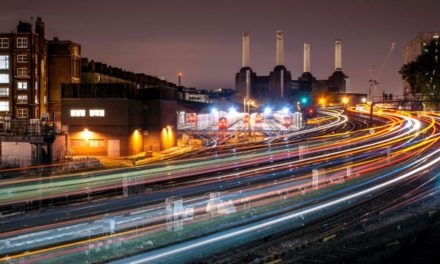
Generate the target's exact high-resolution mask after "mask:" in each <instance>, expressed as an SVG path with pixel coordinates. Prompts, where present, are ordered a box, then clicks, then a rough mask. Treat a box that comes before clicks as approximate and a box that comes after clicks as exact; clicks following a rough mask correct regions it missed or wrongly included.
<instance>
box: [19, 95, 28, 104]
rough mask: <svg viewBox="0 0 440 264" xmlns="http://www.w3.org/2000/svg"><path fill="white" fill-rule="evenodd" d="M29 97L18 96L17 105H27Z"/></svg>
mask: <svg viewBox="0 0 440 264" xmlns="http://www.w3.org/2000/svg"><path fill="white" fill-rule="evenodd" d="M27 99H28V97H27V95H18V96H17V103H18V104H27Z"/></svg>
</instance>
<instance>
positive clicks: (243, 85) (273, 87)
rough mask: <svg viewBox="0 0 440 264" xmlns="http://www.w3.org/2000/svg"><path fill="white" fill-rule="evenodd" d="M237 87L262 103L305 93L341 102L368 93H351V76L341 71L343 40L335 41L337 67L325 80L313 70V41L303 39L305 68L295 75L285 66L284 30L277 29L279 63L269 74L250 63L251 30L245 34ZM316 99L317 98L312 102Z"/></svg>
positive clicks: (241, 96)
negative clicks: (256, 71)
mask: <svg viewBox="0 0 440 264" xmlns="http://www.w3.org/2000/svg"><path fill="white" fill-rule="evenodd" d="M235 88H236V90H237V95H238V97H240V98H244V99H245V98H252V100H254V101H256V102H257V103H258V104H259V105H262V104H268V103H274V102H288V101H291V100H294V101H296V100H298V101H299V98H301V97H303V96H307V97H309V98H314V99H312V100H318V99H317V98H325V100H326V101H327V102H328V104H338V103H339V102H340V98H342V97H348V98H350V101H351V102H353V103H356V102H358V101H360V100H361V98H364V96H365V94H354V93H351V88H350V79H349V78H348V76H347V75H346V74H345V73H344V72H343V71H342V41H341V40H336V41H335V71H334V72H333V73H332V74H331V75H330V76H329V77H328V79H325V80H317V79H316V78H315V77H314V76H313V74H312V73H311V71H310V44H309V43H304V70H303V73H302V75H301V76H299V77H298V78H297V79H293V78H292V74H291V73H290V71H289V70H288V69H287V68H286V67H285V66H284V33H283V32H282V31H277V32H276V65H275V68H274V69H273V70H272V71H271V72H270V73H269V75H266V76H258V75H257V74H256V73H255V72H254V71H253V70H252V68H251V66H250V63H249V34H248V33H244V34H243V54H242V67H241V69H240V71H239V72H238V73H237V74H236V76H235ZM312 103H316V102H312Z"/></svg>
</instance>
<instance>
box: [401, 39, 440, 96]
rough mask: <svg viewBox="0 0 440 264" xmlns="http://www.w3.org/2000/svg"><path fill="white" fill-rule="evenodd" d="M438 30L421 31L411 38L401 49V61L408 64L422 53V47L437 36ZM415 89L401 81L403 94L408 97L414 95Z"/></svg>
mask: <svg viewBox="0 0 440 264" xmlns="http://www.w3.org/2000/svg"><path fill="white" fill-rule="evenodd" d="M439 36H440V32H422V33H419V34H418V35H417V36H416V37H415V38H413V39H412V40H411V41H410V42H409V43H408V44H407V45H406V46H405V48H404V50H403V63H404V64H408V63H410V62H412V61H415V60H416V59H417V56H419V55H420V54H422V52H423V50H424V47H425V46H426V45H427V44H428V43H429V42H430V41H431V40H433V39H435V38H439ZM416 94H417V92H416V91H412V90H411V86H410V85H409V83H408V82H407V81H403V95H404V97H405V98H409V97H411V96H413V95H416Z"/></svg>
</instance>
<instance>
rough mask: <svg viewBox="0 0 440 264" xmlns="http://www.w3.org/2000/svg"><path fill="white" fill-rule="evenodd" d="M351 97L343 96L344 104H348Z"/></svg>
mask: <svg viewBox="0 0 440 264" xmlns="http://www.w3.org/2000/svg"><path fill="white" fill-rule="evenodd" d="M349 101H350V99H349V98H348V97H347V96H344V97H342V104H343V105H347V104H348V102H349Z"/></svg>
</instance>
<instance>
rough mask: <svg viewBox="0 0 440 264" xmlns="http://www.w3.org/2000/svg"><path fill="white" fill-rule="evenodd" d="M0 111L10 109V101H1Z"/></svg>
mask: <svg viewBox="0 0 440 264" xmlns="http://www.w3.org/2000/svg"><path fill="white" fill-rule="evenodd" d="M0 111H2V112H8V111H9V102H8V101H0Z"/></svg>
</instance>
